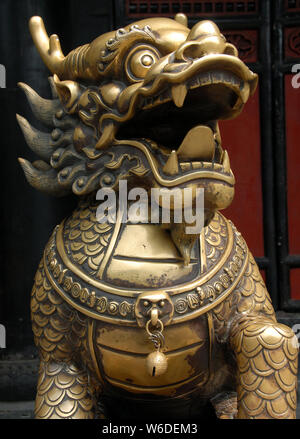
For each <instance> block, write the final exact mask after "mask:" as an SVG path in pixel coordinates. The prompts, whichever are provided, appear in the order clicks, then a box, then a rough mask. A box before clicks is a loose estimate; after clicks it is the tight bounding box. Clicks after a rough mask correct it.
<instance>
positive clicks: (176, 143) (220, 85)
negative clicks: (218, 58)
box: [118, 70, 249, 184]
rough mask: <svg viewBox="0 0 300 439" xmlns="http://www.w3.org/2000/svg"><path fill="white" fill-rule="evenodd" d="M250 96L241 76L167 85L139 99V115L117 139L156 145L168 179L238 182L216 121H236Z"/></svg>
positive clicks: (203, 76) (206, 75) (220, 74)
mask: <svg viewBox="0 0 300 439" xmlns="http://www.w3.org/2000/svg"><path fill="white" fill-rule="evenodd" d="M248 96H249V85H248V83H247V82H245V81H243V80H242V79H240V78H239V77H238V76H237V75H235V74H233V73H230V72H228V71H222V70H217V71H210V72H201V73H198V74H197V75H195V76H193V77H191V78H190V79H188V80H187V81H186V82H184V83H182V84H172V83H167V84H165V86H164V87H163V88H162V89H161V91H160V92H159V93H157V94H156V95H155V96H151V97H150V96H140V100H139V103H138V111H136V115H135V116H134V117H133V118H132V119H131V120H130V121H128V122H127V123H125V124H124V125H123V126H122V127H120V129H119V133H118V135H119V136H120V137H121V138H123V139H126V138H127V139H129V138H131V139H132V138H147V139H151V141H153V142H155V143H156V144H157V146H158V149H157V150H156V151H155V156H156V160H157V163H158V170H159V173H160V175H161V176H162V177H163V178H164V177H165V178H167V179H173V178H175V177H179V176H188V175H189V178H188V180H190V179H198V178H203V177H205V176H206V177H211V178H215V177H217V178H218V179H224V180H225V181H227V182H228V183H230V184H234V177H233V174H232V172H231V170H230V162H229V157H228V154H227V152H226V151H224V150H223V149H222V147H221V138H220V135H219V130H218V124H217V120H218V119H226V118H229V117H232V113H233V112H235V111H238V109H239V108H238V107H240V106H241V107H242V106H243V104H244V101H246V100H247V99H248ZM221 175H222V176H223V177H224V178H223V177H221Z"/></svg>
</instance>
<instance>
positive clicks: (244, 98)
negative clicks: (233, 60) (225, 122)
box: [240, 83, 250, 104]
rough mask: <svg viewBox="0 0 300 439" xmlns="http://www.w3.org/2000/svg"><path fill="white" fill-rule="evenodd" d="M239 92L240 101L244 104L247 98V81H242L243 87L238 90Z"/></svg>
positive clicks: (248, 90) (248, 92)
mask: <svg viewBox="0 0 300 439" xmlns="http://www.w3.org/2000/svg"><path fill="white" fill-rule="evenodd" d="M240 93H241V99H242V102H243V104H245V103H246V102H247V101H248V99H249V95H250V85H249V84H248V83H244V87H243V89H242V90H241V91H240Z"/></svg>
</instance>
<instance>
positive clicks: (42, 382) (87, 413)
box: [35, 361, 95, 419]
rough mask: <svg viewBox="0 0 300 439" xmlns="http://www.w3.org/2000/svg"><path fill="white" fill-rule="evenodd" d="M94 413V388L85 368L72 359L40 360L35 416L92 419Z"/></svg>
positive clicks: (38, 417) (40, 417) (42, 417)
mask: <svg viewBox="0 0 300 439" xmlns="http://www.w3.org/2000/svg"><path fill="white" fill-rule="evenodd" d="M94 416H95V398H94V389H93V388H92V387H91V385H90V383H89V377H88V374H87V373H86V371H84V370H81V369H80V368H78V367H77V366H76V365H75V364H72V363H58V362H54V361H51V362H43V361H41V363H40V370H39V378H38V386H37V395H36V400H35V417H36V418H37V419H91V418H94Z"/></svg>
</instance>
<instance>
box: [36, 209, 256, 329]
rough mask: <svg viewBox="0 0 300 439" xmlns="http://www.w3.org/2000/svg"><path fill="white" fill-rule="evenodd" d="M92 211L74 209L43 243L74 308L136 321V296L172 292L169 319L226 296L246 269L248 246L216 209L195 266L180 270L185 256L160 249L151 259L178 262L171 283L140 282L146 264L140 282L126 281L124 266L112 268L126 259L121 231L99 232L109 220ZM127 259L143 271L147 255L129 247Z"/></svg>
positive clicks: (53, 279) (49, 269)
mask: <svg viewBox="0 0 300 439" xmlns="http://www.w3.org/2000/svg"><path fill="white" fill-rule="evenodd" d="M93 215H94V214H93V213H91V211H90V210H88V209H87V211H79V212H77V213H76V211H75V214H73V216H72V217H71V219H69V220H68V222H67V224H65V223H62V225H61V226H58V227H57V228H56V229H55V231H54V233H53V235H52V237H51V239H50V241H49V243H48V245H47V247H46V249H45V253H44V263H45V271H46V275H47V277H48V279H49V282H50V284H51V285H52V286H53V288H54V289H55V290H56V291H57V292H58V293H59V294H60V295H61V296H62V297H63V298H64V299H65V300H66V301H67V302H68V303H70V304H71V305H72V306H73V307H74V308H76V309H77V310H79V311H80V312H82V313H83V314H85V315H88V316H90V317H93V318H95V319H96V320H102V321H105V322H111V323H114V324H122V325H125V326H136V324H137V319H136V315H135V307H136V301H137V299H138V297H139V296H140V295H141V294H143V293H146V292H151V293H153V294H159V293H163V294H168V296H169V297H170V299H171V301H172V306H173V308H174V313H173V316H172V320H171V321H170V322H168V325H173V324H175V323H180V322H184V321H187V320H190V319H194V318H195V317H198V316H200V315H202V314H204V313H206V312H207V311H209V310H210V309H212V308H213V307H215V306H217V305H218V304H219V303H221V302H222V301H223V300H224V299H225V298H226V297H228V295H229V294H231V293H232V292H233V291H234V289H235V288H236V287H237V285H238V283H239V281H240V279H241V278H242V276H243V274H244V271H245V267H246V265H247V261H248V249H247V246H246V244H245V242H244V240H243V238H242V237H241V235H240V233H239V232H237V230H236V229H235V227H234V226H233V224H232V223H231V222H230V221H227V220H226V219H225V218H224V217H223V216H222V215H220V214H216V215H215V218H214V219H213V221H212V222H211V223H210V225H209V226H208V227H206V228H205V229H204V230H203V231H202V233H201V237H200V242H199V243H198V244H197V245H196V246H195V249H194V253H193V255H194V256H193V258H194V259H192V262H191V264H190V265H191V266H192V268H189V267H187V269H186V270H184V269H182V272H181V276H179V270H181V269H180V268H178V267H179V265H180V266H183V264H182V262H180V263H179V262H178V261H175V262H174V261H171V262H170V259H168V260H167V261H166V260H165V259H164V258H163V255H160V258H161V259H157V261H155V262H153V261H151V262H150V264H152V265H153V264H156V265H157V266H161V267H160V270H162V271H163V270H166V267H170V266H171V267H172V264H173V265H174V267H175V268H174V267H173V268H172V269H171V271H170V272H169V274H170V273H171V272H172V270H173V275H174V276H175V277H174V278H172V276H171V274H170V277H171V280H172V282H171V283H172V285H169V283H168V282H169V281H168V282H167V283H166V284H164V282H162V285H160V284H159V285H160V286H155V285H153V282H148V284H147V282H146V285H147V287H145V286H144V287H143V288H142V287H140V286H139V283H138V282H142V280H141V279H143V276H144V275H145V273H146V270H144V274H142V275H141V277H140V278H139V279H140V280H139V281H137V286H135V287H134V277H132V278H131V279H132V280H131V282H132V284H131V285H130V286H127V287H125V286H124V284H122V282H121V281H120V279H121V277H122V274H123V273H124V271H123V270H125V268H124V267H123V268H122V267H121V268H120V267H119V269H118V270H119V271H117V270H116V268H114V269H113V267H116V265H114V263H116V264H117V263H119V262H120V260H121V259H122V258H121V259H120V256H122V255H121V253H122V245H121V244H122V239H121V238H122V234H121V237H120V240H117V238H116V236H115V235H116V234H115V230H110V231H108V232H107V233H108V235H107V234H106V232H103V233H100V229H99V228H101V227H102V228H103V230H104V229H105V230H106V228H107V227H111V226H110V225H107V224H99V223H97V222H95V221H94V219H93ZM81 216H82V218H81ZM87 216H88V218H87ZM91 217H92V218H91ZM115 227H116V226H115ZM91 229H92V230H91ZM147 230H148V229H144V231H143V233H147ZM125 232H126V229H125ZM125 232H124V233H125ZM149 233H150V232H149ZM148 238H149V237H148ZM104 244H105V245H106V247H105V245H104ZM152 244H153V245H152V247H151V246H149V247H148V248H147V250H146V251H147V252H148V253H149V252H151V251H152V250H151V248H152V249H153V248H155V243H152ZM101 248H102V250H101V251H100V249H101ZM130 249H131V250H132V247H129V250H130ZM168 252H171V253H172V252H174V248H172V246H171V247H170V248H166V250H165V254H169V253H168ZM107 255H109V257H107ZM123 257H124V254H123ZM97 258H98V259H97ZM135 259H137V258H136V257H135ZM96 260H98V262H97V263H98V265H97V266H96ZM103 261H104V262H105V264H104V265H102V264H103ZM122 262H124V261H123V260H122ZM148 262H149V261H148ZM148 262H146V265H147V264H148ZM93 264H95V265H93ZM126 264H127V265H128V267H131V268H132V272H136V273H137V272H142V271H143V267H144V264H145V260H143V261H142V262H140V261H137V260H134V256H133V255H131V254H130V253H129V256H127V259H126ZM91 267H92V268H91ZM101 267H102V268H101ZM176 267H177V268H176ZM94 268H97V270H94ZM114 270H115V272H118V275H117V277H115V278H114V277H113V274H112V273H113V271H114ZM167 272H168V271H165V273H167ZM99 273H101V275H99ZM148 275H149V273H148V274H147V276H148ZM167 277H168V276H167ZM120 283H121V285H120Z"/></svg>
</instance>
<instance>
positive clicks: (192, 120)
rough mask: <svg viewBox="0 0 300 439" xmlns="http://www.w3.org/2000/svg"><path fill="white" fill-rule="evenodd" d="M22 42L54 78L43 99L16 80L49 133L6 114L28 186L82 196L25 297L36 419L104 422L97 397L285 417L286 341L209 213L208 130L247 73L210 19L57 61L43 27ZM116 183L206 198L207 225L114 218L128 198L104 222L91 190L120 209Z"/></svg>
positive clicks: (249, 85) (228, 109)
mask: <svg viewBox="0 0 300 439" xmlns="http://www.w3.org/2000/svg"><path fill="white" fill-rule="evenodd" d="M30 31H31V34H32V37H33V40H34V42H35V45H36V47H37V49H38V50H39V53H40V55H41V57H42V59H43V61H44V62H45V64H46V65H47V66H48V68H49V70H50V71H51V73H52V74H53V76H52V77H51V78H50V85H51V89H52V99H49V100H47V99H43V98H41V97H39V96H38V95H37V94H36V93H35V92H34V91H33V90H32V89H31V88H30V87H29V86H27V85H25V84H20V87H21V88H22V89H23V91H24V92H25V94H26V96H27V98H28V101H29V103H30V105H31V108H32V111H33V113H34V115H35V116H36V117H37V119H39V120H40V122H41V123H42V124H43V125H45V127H46V128H47V129H46V130H45V132H40V131H38V130H36V129H35V128H33V127H32V126H31V125H30V124H29V123H28V122H27V121H26V120H25V119H24V118H23V117H21V116H18V122H19V124H20V127H21V129H22V131H23V133H24V136H25V140H26V142H27V143H28V145H29V147H30V148H31V149H32V150H33V151H34V152H35V153H36V154H37V155H38V156H39V158H40V159H39V160H37V161H35V162H34V163H30V162H29V161H27V160H25V159H19V160H20V164H21V166H22V168H23V170H24V173H25V176H26V178H27V180H28V182H29V183H30V184H31V185H32V186H33V187H34V188H36V189H39V190H41V191H43V192H46V193H49V194H52V195H55V196H63V195H65V194H68V193H71V192H73V193H74V194H76V195H78V196H79V197H80V201H79V204H78V207H77V208H76V210H75V211H74V212H73V213H72V214H71V215H70V216H69V217H68V218H67V219H65V220H64V221H63V222H62V223H61V224H60V225H58V226H57V227H56V228H55V230H54V231H53V234H52V236H51V238H50V240H49V242H48V244H47V246H46V248H45V252H44V255H43V258H42V261H41V263H40V265H39V268H38V270H37V273H36V276H35V282H34V286H33V289H32V298H31V316H32V328H33V333H34V338H35V343H36V345H37V347H38V350H39V354H40V359H41V364H40V371H39V380H38V386H37V396H36V406H35V414H36V417H37V418H42V419H49V418H51V419H54V418H95V417H96V418H97V417H98V418H99V417H100V418H101V417H105V416H109V414H108V415H107V413H106V410H105V403H104V401H108V398H110V397H112V395H115V396H117V397H119V396H120V397H121V396H122V398H127V400H128V401H129V400H130V401H134V400H136V408H139V407H143V404H146V403H147V401H148V400H149V399H150V400H151V399H152V400H155V407H160V404H164V405H163V407H164V410H169V412H168V413H169V414H170V413H171V411H172V407H173V405H172V404H173V403H175V402H176V403H178V402H180V401H182V402H184V405H185V407H188V413H192V412H193V410H194V407H195V402H196V403H197V404H198V403H199V401H211V403H212V406H213V407H214V408H215V412H216V415H217V417H219V418H225V419H231V418H236V417H237V418H251V419H255V418H278V419H283V418H294V417H295V409H296V385H297V354H298V347H297V340H296V337H295V336H294V334H293V332H292V331H291V330H290V329H289V328H287V327H286V326H284V325H281V324H278V323H277V322H276V319H275V314H274V310H273V307H272V304H271V300H270V297H269V294H268V292H267V290H266V287H265V284H264V282H263V280H262V278H261V275H260V273H259V270H258V267H257V265H256V263H255V261H254V259H253V257H252V255H251V253H250V252H249V250H248V248H247V245H246V243H245V241H244V239H243V238H242V236H241V234H240V233H239V232H238V231H237V230H236V228H235V226H234V225H233V224H232V223H231V221H229V220H227V219H226V218H225V217H224V216H223V215H222V214H221V213H220V212H219V211H220V210H222V209H224V208H226V207H227V206H229V205H230V203H231V201H232V199H233V196H234V184H235V179H234V175H233V173H232V171H231V168H230V160H229V156H228V153H227V151H226V150H223V148H222V144H221V136H220V132H219V128H218V120H220V119H227V118H233V117H235V116H237V115H238V114H239V113H240V112H241V111H242V109H243V106H244V104H245V103H246V102H247V100H248V97H249V96H250V95H251V94H252V93H253V92H254V90H255V88H256V84H257V75H256V74H254V73H252V72H251V71H250V70H249V69H248V68H247V67H246V65H245V64H244V63H243V62H242V61H241V60H240V59H239V58H238V53H237V50H236V48H235V47H234V46H232V45H231V44H229V43H228V42H226V39H225V38H224V36H223V35H222V34H221V33H220V31H219V29H218V27H217V26H216V25H215V24H214V23H212V22H210V21H200V22H199V23H197V24H195V25H194V26H193V28H192V29H188V27H187V19H186V17H185V16H184V15H183V14H178V15H177V16H176V18H175V20H171V19H167V18H151V19H147V20H142V21H139V22H137V23H134V24H131V25H128V26H126V27H124V28H122V29H118V30H117V31H115V32H109V33H107V34H104V35H101V36H99V37H98V38H96V39H95V40H94V41H93V42H91V43H90V44H86V45H84V46H81V47H78V48H76V49H74V50H73V51H72V52H70V53H69V54H68V55H66V56H65V55H64V54H63V53H62V50H61V47H60V42H59V39H58V37H57V36H56V35H52V36H50V38H49V37H48V35H47V33H46V30H45V27H44V24H43V21H42V19H41V18H40V17H33V18H32V19H31V20H30ZM46 131H47V132H46ZM121 180H126V181H127V184H128V188H129V189H131V188H135V187H140V188H143V189H145V190H146V191H147V193H150V192H151V189H166V188H168V189H175V188H176V189H177V190H178V191H179V192H180V191H181V192H180V193H182V194H184V193H185V192H184V190H185V189H187V188H191V189H192V190H193V191H195V190H196V189H198V188H203V189H204V213H205V227H204V228H203V229H202V230H201V233H198V234H195V235H187V234H186V232H185V226H186V224H185V222H183V223H182V224H176V223H175V222H174V221H173V219H172V218H170V221H169V222H167V223H166V224H163V225H162V224H160V222H159V220H157V221H153V222H150V221H149V222H148V223H142V222H140V223H137V224H136V223H132V222H130V221H129V222H125V223H124V221H123V219H124V215H125V216H126V214H127V213H128V211H129V209H130V208H131V207H132V204H131V202H130V201H129V200H128V204H127V207H124V204H120V206H119V207H118V209H117V214H116V219H115V221H114V222H109V221H108V220H107V219H105V221H104V222H99V218H97V207H98V205H99V203H98V202H97V200H96V196H95V194H96V192H97V190H98V189H100V188H111V189H114V190H115V191H116V205H118V202H119V201H120V198H121V196H120V194H119V193H118V187H119V182H120V181H121ZM193 203H195V200H194V198H192V201H191V205H192V207H193V206H194V204H193ZM149 209H150V202H149ZM171 211H175V207H174V205H171ZM103 397H105V398H103ZM168 401H170V404H169V403H168ZM197 404H196V407H197V410H200V409H198V405H197ZM197 413H198V412H197ZM200 415H201V413H200V411H199V416H200ZM133 416H134V415H133ZM147 416H148V417H149V416H150V417H151V409H150V408H149V404H148V405H147ZM186 417H187V413H184V412H182V418H186ZM176 419H178V412H177V413H176Z"/></svg>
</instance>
